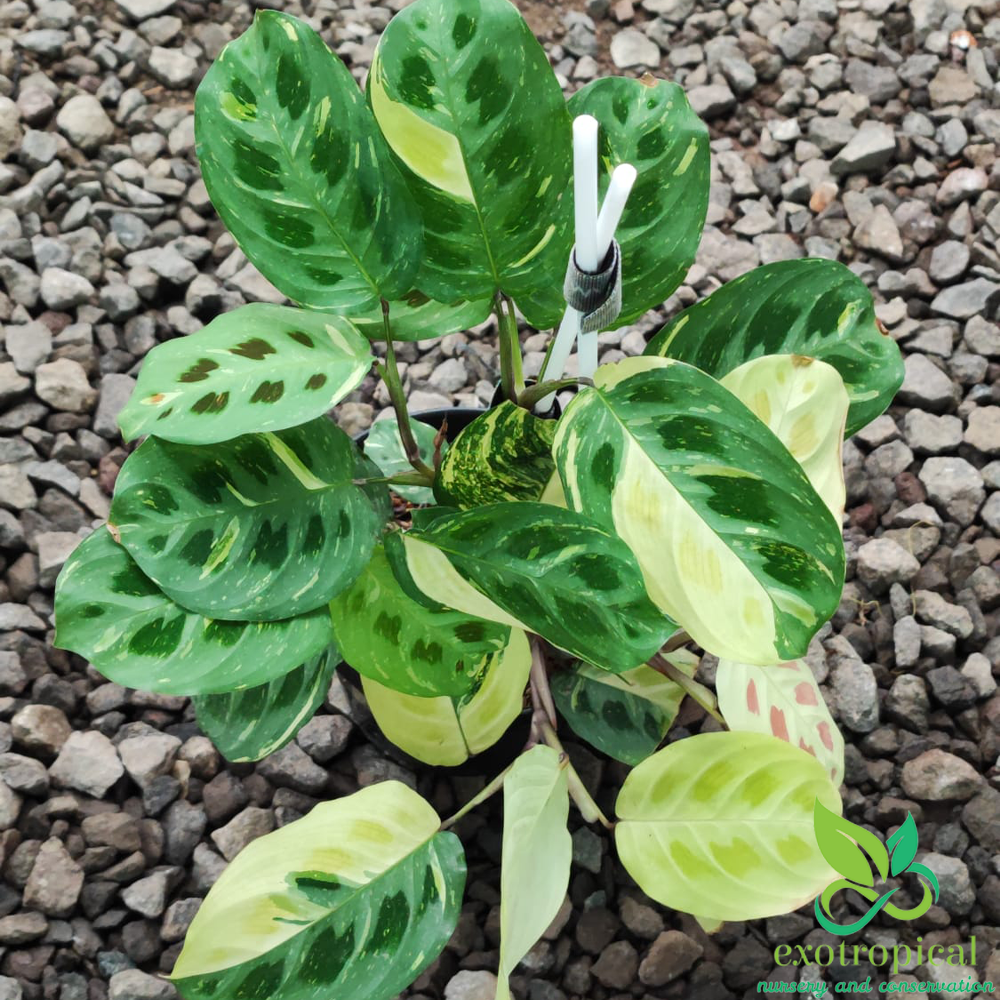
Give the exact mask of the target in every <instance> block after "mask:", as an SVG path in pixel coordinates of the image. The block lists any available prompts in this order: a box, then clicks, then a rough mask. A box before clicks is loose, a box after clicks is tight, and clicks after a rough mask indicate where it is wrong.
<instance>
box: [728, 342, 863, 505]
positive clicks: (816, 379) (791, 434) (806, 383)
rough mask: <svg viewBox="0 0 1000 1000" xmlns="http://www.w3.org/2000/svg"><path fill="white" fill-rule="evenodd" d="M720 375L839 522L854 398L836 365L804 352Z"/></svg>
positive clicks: (760, 360) (750, 363)
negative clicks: (846, 431)
mask: <svg viewBox="0 0 1000 1000" xmlns="http://www.w3.org/2000/svg"><path fill="white" fill-rule="evenodd" d="M719 381H720V382H721V383H722V384H723V385H724V386H725V387H726V388H727V389H728V390H729V391H730V392H731V393H732V394H733V395H734V396H736V398H737V399H739V400H740V401H741V402H742V403H744V404H745V405H746V406H747V407H748V408H749V409H750V410H752V411H753V412H754V413H756V414H757V416H758V417H759V418H760V419H761V420H762V421H763V422H764V423H765V424H767V426H768V427H770V428H771V430H772V431H773V432H774V434H775V436H776V437H777V438H778V440H779V441H781V443H782V444H783V445H784V446H785V447H786V448H787V449H788V450H789V451H790V452H791V453H792V457H793V458H794V459H795V460H796V461H797V462H798V463H799V465H801V466H802V471H803V472H805V474H806V477H807V478H808V479H809V482H810V483H812V484H813V488H814V489H815V490H816V492H817V493H818V494H819V495H820V496H821V497H822V498H823V502H824V503H825V504H826V505H827V507H829V508H830V512H831V513H832V514H833V516H834V517H835V518H836V519H837V522H838V523H839V522H840V521H841V520H842V519H843V517H844V500H845V497H846V492H845V489H844V465H843V457H842V454H841V451H842V445H843V442H844V425H845V424H846V423H847V411H848V408H849V407H850V402H851V401H850V399H849V398H848V395H847V389H845V388H844V380H843V379H842V378H841V377H840V373H839V372H838V371H837V369H836V368H834V367H833V365H829V364H827V363H826V362H825V361H819V360H817V359H815V358H807V357H803V356H802V355H800V354H772V355H767V356H766V357H762V358H754V360H753V361H747V362H746V363H745V364H742V365H740V366H739V368H736V369H734V370H733V371H731V372H730V373H729V374H728V375H725V376H723V378H721V379H719Z"/></svg>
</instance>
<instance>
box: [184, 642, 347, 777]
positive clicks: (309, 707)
mask: <svg viewBox="0 0 1000 1000" xmlns="http://www.w3.org/2000/svg"><path fill="white" fill-rule="evenodd" d="M339 662H340V653H339V652H338V650H337V647H336V646H328V647H327V648H326V649H325V650H324V651H323V652H322V653H320V654H319V655H318V656H313V657H311V658H310V659H308V660H306V662H305V663H303V664H302V665H301V666H298V667H296V668H295V669H294V670H291V671H289V672H288V673H287V674H285V675H284V676H283V677H276V678H275V679H274V680H272V681H270V682H269V683H267V684H258V685H257V686H256V687H252V688H246V689H245V690H242V691H227V692H225V693H222V694H206V695H200V696H199V697H197V698H195V699H194V707H195V713H196V715H197V717H198V725H199V726H201V728H202V729H203V730H204V731H205V733H206V735H207V736H209V737H210V738H211V740H212V742H213V743H214V744H215V746H216V747H217V748H218V750H219V752H220V753H221V754H222V755H223V756H224V757H225V758H226V760H231V761H253V760H260V759H261V758H263V757H266V756H267V755H268V754H271V753H274V751H275V750H280V749H281V748H282V747H283V746H284V745H285V744H286V743H289V742H290V741H291V740H292V739H294V738H295V734H296V733H297V732H298V731H299V730H300V729H301V728H302V727H303V726H304V725H305V724H306V723H307V722H308V721H309V720H310V719H311V718H312V717H313V716H314V715H315V714H316V709H317V708H319V706H320V705H322V704H323V699H324V697H326V693H327V691H328V690H329V689H330V682H331V681H332V680H333V674H334V671H335V670H336V669H337V664H338V663H339Z"/></svg>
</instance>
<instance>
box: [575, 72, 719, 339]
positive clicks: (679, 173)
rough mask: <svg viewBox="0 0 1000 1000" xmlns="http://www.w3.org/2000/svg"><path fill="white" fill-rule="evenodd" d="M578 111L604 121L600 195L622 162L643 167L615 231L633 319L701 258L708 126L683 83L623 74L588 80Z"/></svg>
mask: <svg viewBox="0 0 1000 1000" xmlns="http://www.w3.org/2000/svg"><path fill="white" fill-rule="evenodd" d="M569 112H570V116H571V117H574V118H575V117H576V116H577V115H583V114H587V115H593V116H594V117H595V118H596V119H597V120H598V122H600V126H601V128H600V133H599V144H600V145H599V148H598V155H599V158H600V165H601V171H600V190H601V199H602V200H603V198H604V194H605V192H606V191H607V188H608V182H609V181H610V178H611V173H612V171H613V170H614V168H615V167H617V166H618V165H619V164H620V163H631V164H632V165H633V166H634V167H635V168H636V170H637V171H638V177H637V178H636V182H635V186H634V187H633V188H632V193H631V195H629V199H628V204H627V205H626V206H625V212H624V214H623V215H622V221H621V223H620V224H619V226H618V229H617V231H616V233H615V239H617V240H618V243H619V245H620V246H621V250H622V311H621V314H620V315H619V316H618V318H617V319H616V320H615V321H614V323H613V324H612V326H613V327H619V326H624V325H625V324H627V323H633V322H635V320H637V319H638V318H639V317H640V316H642V315H643V314H644V313H645V312H647V311H648V310H649V309H653V308H655V307H656V306H658V305H660V303H662V302H663V301H664V300H665V299H667V298H668V297H669V296H670V295H671V293H672V292H673V291H674V290H675V289H676V288H677V286H678V285H679V284H680V283H681V281H683V279H684V276H685V274H687V270H688V268H689V267H690V266H691V264H692V262H693V261H694V256H695V252H696V251H697V249H698V242H699V240H700V238H701V230H702V227H703V226H704V224H705V213H706V211H707V210H708V187H709V163H708V159H709V156H708V152H709V151H708V129H707V128H706V127H705V124H704V122H702V120H701V119H700V118H699V117H698V116H697V115H696V114H695V113H694V111H692V110H691V105H690V104H689V103H688V99H687V97H686V95H685V94H684V90H683V89H682V88H681V87H680V86H678V85H677V84H676V83H665V82H664V81H662V80H655V79H654V78H653V77H652V76H651V75H649V74H646V76H644V77H643V78H642V79H641V80H633V79H630V78H627V77H623V76H611V77H603V78H601V79H599V80H594V81H593V82H592V83H588V84H587V86H585V87H583V88H581V89H580V90H578V91H577V92H576V93H575V94H574V95H573V96H572V97H571V98H570V99H569Z"/></svg>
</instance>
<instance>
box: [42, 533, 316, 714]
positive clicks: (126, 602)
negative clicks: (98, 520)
mask: <svg viewBox="0 0 1000 1000" xmlns="http://www.w3.org/2000/svg"><path fill="white" fill-rule="evenodd" d="M55 613H56V638H55V644H56V645H57V646H59V647H60V648H61V649H71V650H73V652H75V653H79V654H80V656H83V657H85V658H86V659H87V660H89V661H90V662H91V663H92V664H93V665H94V667H95V668H96V669H97V670H99V671H100V672H101V673H102V674H103V675H104V676H105V677H107V678H108V680H110V681H114V682H115V683H116V684H122V685H124V686H125V687H131V688H140V689H141V690H143V691H155V692H158V693H160V694H180V695H200V694H209V693H213V692H219V691H235V690H238V689H244V688H251V687H255V686H256V685H259V684H267V683H268V682H269V681H271V680H273V679H274V678H276V677H281V676H282V675H284V674H287V673H288V672H289V671H291V670H294V669H295V668H296V667H297V666H299V664H301V663H303V662H304V661H306V660H308V659H309V658H310V657H314V656H316V655H318V654H319V653H320V652H322V650H323V649H325V648H326V647H327V646H329V644H330V642H331V641H332V639H333V633H332V630H331V628H330V618H329V615H327V614H326V609H325V608H324V609H320V610H318V611H314V612H311V613H309V614H304V615H299V616H298V617H296V618H287V619H285V620H284V621H268V622H239V621H213V620H212V619H211V618H205V617H203V616H202V615H199V614H195V613H194V612H191V611H187V610H185V609H184V608H182V607H180V606H179V605H177V604H175V603H174V602H173V601H172V600H171V599H170V598H169V597H167V595H166V594H164V593H163V592H162V591H160V590H159V588H158V587H157V586H156V584H155V583H153V581H152V580H150V579H149V577H147V576H146V575H145V574H144V573H143V572H142V570H141V569H139V567H138V566H137V565H136V564H135V562H134V561H133V560H132V558H131V557H130V556H129V554H128V553H127V552H126V551H125V549H124V548H122V546H121V545H118V544H117V543H116V542H115V541H114V540H113V539H112V537H111V535H110V534H109V533H108V532H107V531H106V530H105V529H104V528H98V529H97V531H95V532H94V533H93V534H92V535H89V536H88V537H87V538H85V539H84V540H83V542H81V543H80V545H78V546H77V548H76V549H75V550H74V552H73V554H72V555H71V556H70V557H69V559H67V560H66V564H65V565H64V566H63V568H62V572H61V573H60V574H59V579H58V580H57V581H56V602H55Z"/></svg>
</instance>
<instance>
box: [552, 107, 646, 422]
mask: <svg viewBox="0 0 1000 1000" xmlns="http://www.w3.org/2000/svg"><path fill="white" fill-rule="evenodd" d="M597 134H598V123H597V119H596V118H593V117H592V116H591V115H579V116H578V117H577V118H575V119H574V120H573V197H574V211H575V219H574V222H575V233H574V236H575V243H576V245H575V251H576V262H577V264H578V266H579V267H580V268H581V270H584V271H589V272H591V273H593V272H595V271H597V269H598V268H599V267H600V265H601V262H602V261H603V260H604V258H605V257H606V256H607V253H608V249H609V248H610V246H611V240H612V238H613V237H614V233H615V229H616V228H617V227H618V223H619V221H620V220H621V217H622V212H623V211H624V209H625V202H626V201H627V200H628V196H629V192H630V191H631V190H632V185H633V184H634V183H635V178H636V170H635V167H633V166H631V165H630V164H627V163H623V164H620V165H619V166H618V167H616V168H615V171H614V173H613V174H612V175H611V183H610V185H609V187H608V192H607V194H606V195H605V198H604V204H603V206H602V207H601V210H600V212H598V210H597V202H598V194H597ZM580 319H581V314H580V312H579V311H578V310H576V309H574V308H573V307H572V306H567V307H566V311H565V312H564V313H563V318H562V322H561V323H560V324H559V330H558V332H557V333H556V339H555V341H554V343H553V344H552V350H551V351H550V352H549V357H548V360H547V362H546V364H545V377H546V378H547V379H558V378H560V377H561V376H562V374H563V372H564V371H565V369H566V361H567V360H568V359H569V356H570V353H571V352H572V350H573V345H574V343H578V347H577V351H578V356H577V360H578V362H579V364H578V371H579V374H580V375H582V376H584V377H586V378H591V377H593V374H594V372H595V371H596V370H597V336H598V335H597V333H596V332H594V333H588V334H581V333H580ZM554 398H555V393H550V394H549V395H548V396H546V397H545V398H544V399H543V400H541V401H540V402H539V403H538V405H537V407H536V410H537V411H538V412H539V413H544V412H545V411H546V410H548V409H549V407H551V406H552V401H553V399H554Z"/></svg>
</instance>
